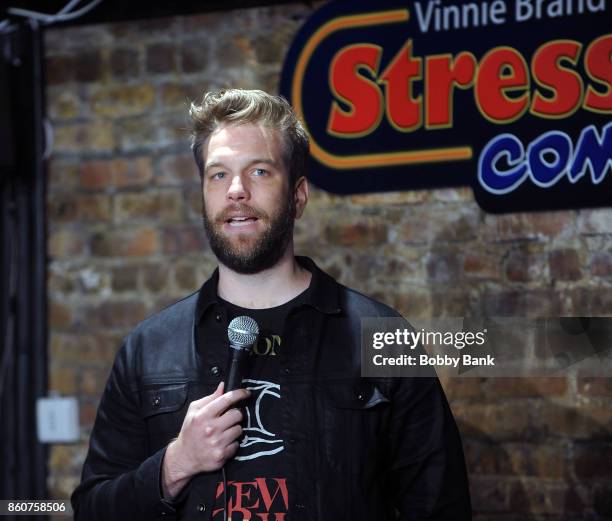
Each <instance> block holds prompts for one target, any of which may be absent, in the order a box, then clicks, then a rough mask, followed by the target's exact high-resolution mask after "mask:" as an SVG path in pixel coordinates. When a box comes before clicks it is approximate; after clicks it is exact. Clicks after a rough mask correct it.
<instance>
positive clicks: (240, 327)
mask: <svg viewBox="0 0 612 521" xmlns="http://www.w3.org/2000/svg"><path fill="white" fill-rule="evenodd" d="M257 335H259V326H258V325H257V322H255V320H253V319H252V318H251V317H247V316H241V317H236V318H235V319H234V320H232V321H231V322H230V323H229V326H228V327H227V336H228V338H229V341H230V344H233V345H237V346H240V347H247V346H252V345H253V344H254V343H255V342H256V341H257Z"/></svg>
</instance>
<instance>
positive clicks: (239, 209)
mask: <svg viewBox="0 0 612 521" xmlns="http://www.w3.org/2000/svg"><path fill="white" fill-rule="evenodd" d="M237 213H240V214H241V215H244V216H245V217H247V218H255V219H267V217H268V215H267V214H266V213H265V212H262V211H261V210H257V209H256V208H253V207H252V206H249V205H248V204H244V203H236V204H231V205H229V206H227V207H226V208H224V209H223V210H221V211H220V212H218V213H217V215H215V218H214V221H215V222H216V223H219V224H222V223H224V222H225V221H227V220H228V219H229V218H230V217H232V216H233V215H235V214H237Z"/></svg>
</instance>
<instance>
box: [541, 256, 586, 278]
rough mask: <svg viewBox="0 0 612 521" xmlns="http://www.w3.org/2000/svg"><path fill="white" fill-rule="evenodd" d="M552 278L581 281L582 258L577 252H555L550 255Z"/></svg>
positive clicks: (549, 262)
mask: <svg viewBox="0 0 612 521" xmlns="http://www.w3.org/2000/svg"><path fill="white" fill-rule="evenodd" d="M548 264H549V266H550V276H551V278H552V279H554V280H579V279H581V278H582V269H581V267H580V264H581V263H580V257H579V255H578V252H577V251H576V250H571V249H563V250H554V251H551V252H550V253H549V257H548Z"/></svg>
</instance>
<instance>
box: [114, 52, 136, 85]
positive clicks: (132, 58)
mask: <svg viewBox="0 0 612 521" xmlns="http://www.w3.org/2000/svg"><path fill="white" fill-rule="evenodd" d="M110 70H111V73H112V75H113V76H115V77H116V78H120V79H125V78H135V77H138V76H139V75H140V64H139V62H138V51H136V50H134V49H131V48H129V47H124V48H121V49H115V50H113V51H112V52H111V55H110Z"/></svg>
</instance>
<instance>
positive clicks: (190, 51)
mask: <svg viewBox="0 0 612 521" xmlns="http://www.w3.org/2000/svg"><path fill="white" fill-rule="evenodd" d="M181 63H182V66H183V72H202V71H204V70H206V68H207V67H208V65H209V64H210V60H209V58H208V49H207V45H206V44H205V43H204V42H203V41H202V38H196V39H194V40H185V41H183V42H182V44H181Z"/></svg>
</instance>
